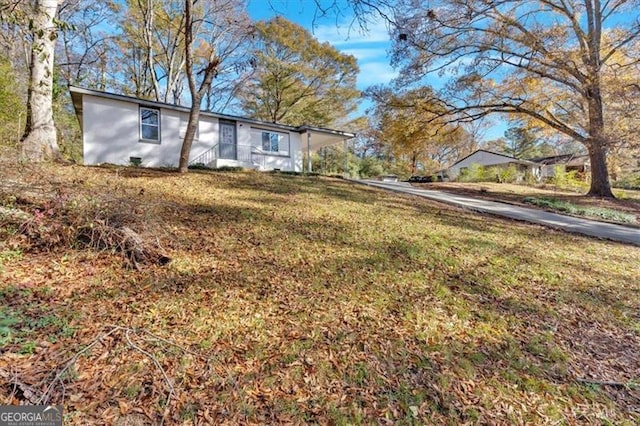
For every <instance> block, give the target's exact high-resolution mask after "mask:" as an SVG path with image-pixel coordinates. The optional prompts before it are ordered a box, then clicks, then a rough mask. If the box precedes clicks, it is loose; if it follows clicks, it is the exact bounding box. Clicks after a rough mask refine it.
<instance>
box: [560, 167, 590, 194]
mask: <svg viewBox="0 0 640 426" xmlns="http://www.w3.org/2000/svg"><path fill="white" fill-rule="evenodd" d="M551 181H552V182H553V184H554V185H555V186H556V188H559V189H566V190H569V191H574V192H585V191H586V190H587V183H586V182H584V181H582V180H580V179H578V172H577V171H575V170H572V171H570V172H567V171H566V169H565V167H564V166H563V165H557V166H555V167H554V168H553V177H552V178H551Z"/></svg>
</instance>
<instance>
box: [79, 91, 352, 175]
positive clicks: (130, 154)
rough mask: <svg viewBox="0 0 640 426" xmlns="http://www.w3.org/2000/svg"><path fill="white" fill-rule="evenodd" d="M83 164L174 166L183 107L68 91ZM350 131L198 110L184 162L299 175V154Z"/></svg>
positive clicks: (186, 115) (343, 137) (183, 122)
mask: <svg viewBox="0 0 640 426" xmlns="http://www.w3.org/2000/svg"><path fill="white" fill-rule="evenodd" d="M70 91H71V99H72V100H73V106H74V108H75V111H76V115H77V117H78V120H79V121H80V127H81V129H82V144H83V157H84V163H85V164H102V163H112V164H123V165H124V164H139V165H142V166H146V167H165V166H166V167H175V166H177V165H178V160H179V157H180V149H181V147H182V141H183V138H184V133H185V130H186V127H187V122H188V120H189V108H187V107H183V106H177V105H171V104H165V103H161V102H154V101H149V100H144V99H138V98H133V97H129V96H123V95H116V94H113V93H106V92H100V91H96V90H89V89H83V88H79V87H71V89H70ZM354 136H355V135H354V134H353V133H348V132H344V131H339V130H331V129H323V128H316V127H310V126H299V127H293V126H285V125H280V124H274V123H267V122H263V121H259V120H253V119H248V118H242V117H235V116H231V115H226V114H218V113H212V112H206V111H202V112H201V113H200V121H199V123H198V128H197V131H196V137H195V139H194V141H193V146H192V148H191V155H190V157H189V164H202V165H206V166H209V167H214V168H216V167H223V166H234V167H245V168H254V169H258V170H274V169H279V170H283V171H302V168H303V164H302V163H303V156H304V154H306V155H307V158H308V159H309V161H308V168H307V170H310V169H311V161H310V155H309V154H310V153H311V152H312V151H316V150H318V149H319V148H322V147H325V146H329V145H334V144H337V143H341V142H345V141H346V140H348V139H351V138H353V137H354Z"/></svg>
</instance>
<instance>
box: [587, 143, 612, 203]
mask: <svg viewBox="0 0 640 426" xmlns="http://www.w3.org/2000/svg"><path fill="white" fill-rule="evenodd" d="M588 149H589V159H590V160H591V187H590V188H589V193H588V195H592V196H595V197H605V198H614V196H613V192H611V185H610V183H609V173H608V170H607V161H606V154H605V148H604V147H603V143H602V141H601V140H595V141H591V142H590V143H589V145H588Z"/></svg>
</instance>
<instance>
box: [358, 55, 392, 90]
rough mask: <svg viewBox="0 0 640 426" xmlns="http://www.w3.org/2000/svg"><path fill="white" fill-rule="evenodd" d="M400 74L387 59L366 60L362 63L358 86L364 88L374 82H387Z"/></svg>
mask: <svg viewBox="0 0 640 426" xmlns="http://www.w3.org/2000/svg"><path fill="white" fill-rule="evenodd" d="M397 76H398V71H396V70H394V69H393V68H392V67H391V65H389V64H388V63H387V62H386V60H385V61H384V62H365V63H364V64H360V74H359V75H358V86H359V87H360V88H361V89H364V88H366V87H368V86H371V85H374V84H386V83H389V82H390V81H391V80H393V79H394V78H396V77H397Z"/></svg>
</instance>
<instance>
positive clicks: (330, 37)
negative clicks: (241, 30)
mask: <svg viewBox="0 0 640 426" xmlns="http://www.w3.org/2000/svg"><path fill="white" fill-rule="evenodd" d="M316 11H317V9H316V4H315V2H314V1H313V0H251V1H250V2H249V13H250V15H251V17H252V18H254V19H269V18H271V17H273V16H276V15H281V16H284V17H285V18H287V19H289V20H290V21H292V22H295V23H297V24H299V25H302V26H303V27H305V28H306V29H307V30H309V31H311V33H312V34H313V35H314V37H316V38H317V39H318V40H320V41H322V42H329V43H331V44H332V45H333V46H335V47H336V48H337V49H339V50H340V51H341V52H344V53H347V54H350V55H353V56H355V57H356V58H357V59H358V65H359V66H360V75H359V76H358V88H359V89H361V90H364V89H366V88H367V87H369V86H371V85H373V84H384V83H389V81H391V79H392V78H394V77H395V76H396V75H397V72H396V71H394V70H393V68H392V67H391V66H390V65H389V59H388V57H387V50H388V48H389V45H390V43H389V35H388V32H387V28H386V27H385V25H384V23H383V22H382V21H379V22H374V23H372V24H371V25H369V26H368V30H369V31H367V32H366V33H365V32H362V31H361V30H360V27H359V26H358V24H357V23H355V22H354V21H353V14H351V12H350V11H349V10H348V9H347V8H344V9H343V14H342V16H337V17H336V16H335V14H334V15H332V16H327V17H322V18H321V17H316V19H315V21H314V14H315V13H316ZM346 13H349V15H346Z"/></svg>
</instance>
